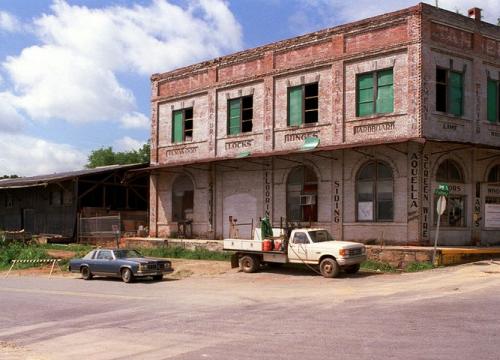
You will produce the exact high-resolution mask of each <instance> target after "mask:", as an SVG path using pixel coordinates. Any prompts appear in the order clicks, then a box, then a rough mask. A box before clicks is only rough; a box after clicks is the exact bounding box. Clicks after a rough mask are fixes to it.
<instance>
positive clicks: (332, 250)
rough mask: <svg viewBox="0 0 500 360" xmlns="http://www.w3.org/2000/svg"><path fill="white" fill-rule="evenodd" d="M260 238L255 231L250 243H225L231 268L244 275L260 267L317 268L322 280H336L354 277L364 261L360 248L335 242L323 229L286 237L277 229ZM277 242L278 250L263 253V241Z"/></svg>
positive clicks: (362, 251) (361, 245)
mask: <svg viewBox="0 0 500 360" xmlns="http://www.w3.org/2000/svg"><path fill="white" fill-rule="evenodd" d="M260 234H261V231H260V229H259V228H257V229H255V232H254V239H253V240H243V239H226V240H224V249H225V250H230V251H235V254H234V255H233V266H234V265H236V264H237V265H239V266H240V268H241V269H242V270H243V271H244V272H254V271H257V270H258V269H259V268H260V265H261V264H287V263H293V264H304V265H306V266H309V267H311V266H312V267H314V268H316V267H317V268H318V269H319V272H320V273H321V274H322V275H323V276H324V277H336V276H337V275H338V274H339V272H340V270H343V271H344V272H346V273H351V274H352V273H356V272H357V271H358V270H359V267H360V264H361V263H362V262H363V261H364V260H366V248H365V246H364V245H363V244H360V243H355V242H348V241H337V240H334V239H333V237H332V236H331V235H330V233H329V232H328V230H326V229H321V228H317V229H314V228H312V229H310V228H301V229H294V230H292V231H291V232H290V235H289V237H287V236H286V235H285V232H284V231H283V230H282V229H279V228H276V229H273V237H271V238H270V239H262V238H261V236H260ZM278 239H279V241H280V242H282V245H281V246H280V247H279V248H276V247H271V248H272V250H270V251H264V250H263V249H264V248H266V247H265V246H264V242H265V241H277V240H278Z"/></svg>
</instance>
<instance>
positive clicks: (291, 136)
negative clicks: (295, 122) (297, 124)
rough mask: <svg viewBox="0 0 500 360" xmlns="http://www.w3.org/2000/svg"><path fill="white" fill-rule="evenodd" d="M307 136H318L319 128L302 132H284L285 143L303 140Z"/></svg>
mask: <svg viewBox="0 0 500 360" xmlns="http://www.w3.org/2000/svg"><path fill="white" fill-rule="evenodd" d="M308 137H315V138H319V130H316V131H308V132H304V133H299V134H296V133H293V134H285V143H287V142H293V141H304V140H305V139H306V138H308Z"/></svg>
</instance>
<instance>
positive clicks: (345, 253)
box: [339, 249, 349, 256]
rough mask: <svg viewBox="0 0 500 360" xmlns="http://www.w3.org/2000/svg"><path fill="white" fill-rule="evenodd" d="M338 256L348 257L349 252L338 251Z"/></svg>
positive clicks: (346, 250) (344, 250) (345, 250)
mask: <svg viewBox="0 0 500 360" xmlns="http://www.w3.org/2000/svg"><path fill="white" fill-rule="evenodd" d="M339 255H340V256H348V255H349V250H348V249H340V250H339Z"/></svg>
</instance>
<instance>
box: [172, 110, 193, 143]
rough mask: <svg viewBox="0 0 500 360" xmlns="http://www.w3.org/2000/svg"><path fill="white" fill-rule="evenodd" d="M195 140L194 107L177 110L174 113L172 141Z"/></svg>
mask: <svg viewBox="0 0 500 360" xmlns="http://www.w3.org/2000/svg"><path fill="white" fill-rule="evenodd" d="M192 140H193V108H187V109H182V110H176V111H174V112H173V113H172V142H173V143H180V142H183V141H192Z"/></svg>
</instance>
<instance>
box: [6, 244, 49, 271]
mask: <svg viewBox="0 0 500 360" xmlns="http://www.w3.org/2000/svg"><path fill="white" fill-rule="evenodd" d="M47 258H48V255H47V252H46V251H45V249H43V248H40V247H38V246H33V245H25V244H22V243H9V244H3V245H2V246H0V270H5V269H8V268H9V267H10V266H11V265H12V260H15V259H47ZM39 265H40V264H30V263H26V264H22V263H21V264H18V265H16V268H17V269H25V268H30V267H35V266H39Z"/></svg>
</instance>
